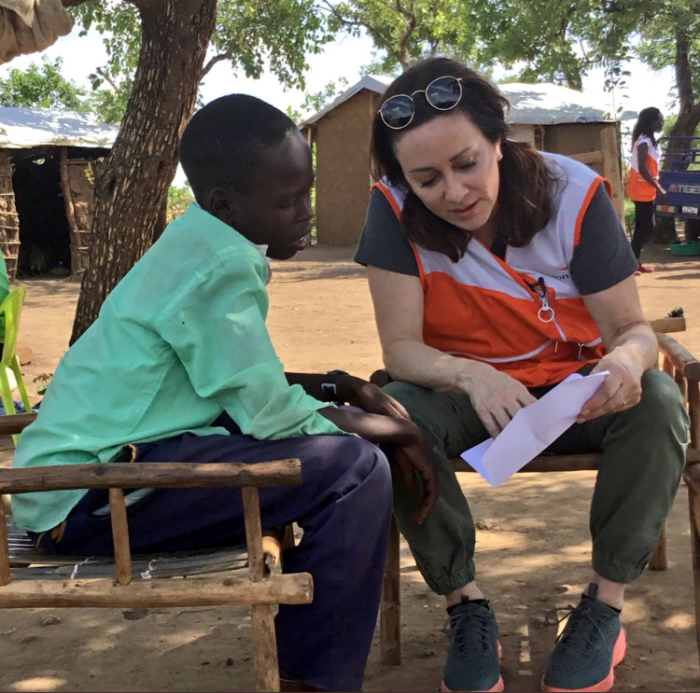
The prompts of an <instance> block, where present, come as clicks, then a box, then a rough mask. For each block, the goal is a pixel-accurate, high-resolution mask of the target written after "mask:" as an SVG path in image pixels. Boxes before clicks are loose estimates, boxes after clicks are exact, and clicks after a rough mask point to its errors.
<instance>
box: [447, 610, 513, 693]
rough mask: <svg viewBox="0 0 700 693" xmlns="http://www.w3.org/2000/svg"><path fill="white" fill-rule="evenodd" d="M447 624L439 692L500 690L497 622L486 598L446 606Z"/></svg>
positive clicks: (499, 647) (499, 653) (501, 687)
mask: <svg viewBox="0 0 700 693" xmlns="http://www.w3.org/2000/svg"><path fill="white" fill-rule="evenodd" d="M449 614H450V618H449V620H448V625H447V627H446V631H447V634H448V635H449V638H450V649H449V650H448V651H447V662H445V673H444V676H443V679H442V683H441V684H440V690H441V691H502V690H503V679H502V678H501V664H500V661H499V660H500V657H501V643H499V642H498V624H497V623H496V616H495V615H494V613H493V611H492V610H491V607H490V606H489V603H488V601H487V600H486V599H477V600H475V601H470V600H469V598H468V597H462V603H461V604H457V605H455V606H453V607H451V608H450V609H449Z"/></svg>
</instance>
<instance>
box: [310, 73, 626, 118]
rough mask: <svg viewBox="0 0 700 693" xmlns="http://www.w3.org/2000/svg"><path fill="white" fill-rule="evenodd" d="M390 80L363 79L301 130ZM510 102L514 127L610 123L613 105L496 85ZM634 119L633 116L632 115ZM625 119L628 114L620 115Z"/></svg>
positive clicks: (562, 91) (558, 90)
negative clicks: (359, 95) (348, 101)
mask: <svg viewBox="0 0 700 693" xmlns="http://www.w3.org/2000/svg"><path fill="white" fill-rule="evenodd" d="M391 81H392V79H391V78H388V77H380V76H376V75H368V76H366V77H363V78H362V79H361V80H360V81H359V82H357V83H356V84H354V85H353V86H351V87H350V88H349V89H348V90H347V91H345V92H343V93H342V94H341V95H340V96H338V98H337V99H336V100H335V101H333V103H332V104H330V105H329V106H326V108H324V109H323V110H321V111H319V112H318V113H316V114H315V115H313V116H311V117H310V118H308V119H307V120H306V121H304V123H303V124H302V127H304V126H307V125H313V124H314V123H316V122H317V121H318V120H320V119H321V118H323V117H324V116H325V115H327V114H328V113H330V112H331V111H332V110H333V109H335V108H337V107H338V106H340V105H341V104H342V103H344V102H345V101H347V100H348V99H350V98H352V97H353V96H355V94H359V93H360V92H361V91H362V90H363V89H368V90H369V91H373V92H375V93H377V94H383V93H384V91H385V90H386V88H387V86H388V85H389V84H390V83H391ZM497 86H498V88H499V89H500V90H501V92H502V93H503V95H504V96H505V97H506V98H507V99H508V101H510V105H511V111H510V115H509V117H508V122H510V123H513V124H517V125H555V124H559V123H602V122H612V121H613V118H612V104H611V103H609V102H608V101H609V99H608V97H607V95H606V94H594V93H590V92H580V91H576V90H574V89H567V88H566V87H560V86H558V85H556V84H543V83H538V84H516V83H513V84H499V85H497ZM632 115H634V114H632ZM623 117H628V114H623Z"/></svg>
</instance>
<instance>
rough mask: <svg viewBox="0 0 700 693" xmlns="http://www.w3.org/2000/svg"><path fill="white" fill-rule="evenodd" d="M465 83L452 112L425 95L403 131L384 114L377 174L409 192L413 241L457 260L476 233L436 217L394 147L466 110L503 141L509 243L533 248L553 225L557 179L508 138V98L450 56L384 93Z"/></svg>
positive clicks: (502, 196)
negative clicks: (444, 81) (441, 82)
mask: <svg viewBox="0 0 700 693" xmlns="http://www.w3.org/2000/svg"><path fill="white" fill-rule="evenodd" d="M446 76H452V77H457V78H461V80H462V98H461V99H460V101H459V104H458V105H457V106H456V107H455V108H454V109H452V110H450V111H438V110H436V109H434V108H433V107H432V106H430V104H428V103H427V102H426V100H425V98H424V97H423V96H422V95H416V96H414V97H413V102H414V108H415V115H414V117H413V120H412V121H411V123H410V124H409V125H408V126H407V127H406V128H404V129H402V130H392V129H391V128H388V127H387V126H386V125H384V122H383V121H382V119H381V116H380V115H379V113H377V114H376V115H375V116H374V122H373V125H372V175H373V176H374V177H375V179H376V180H379V179H381V178H382V177H386V178H387V179H388V180H389V182H390V183H391V184H392V185H395V186H399V187H402V188H405V189H406V190H407V191H408V195H407V197H406V201H405V203H404V207H403V211H402V215H401V223H402V226H403V229H404V232H405V234H406V236H407V238H408V239H409V240H411V241H413V242H414V243H417V244H418V245H421V246H423V247H424V248H427V249H428V250H434V251H437V252H439V253H443V254H444V255H447V256H448V257H449V258H450V259H451V260H452V261H453V262H457V261H458V260H459V259H460V258H461V257H462V255H464V252H465V251H466V249H467V245H468V243H469V240H470V239H471V234H470V233H469V232H468V231H465V230H464V229H460V228H458V227H456V226H454V225H452V224H450V223H449V222H447V221H445V220H444V219H442V218H441V217H438V216H437V215H435V214H433V213H432V212H431V211H430V210H429V209H427V207H425V205H424V204H423V203H422V202H421V201H420V199H419V198H418V197H417V196H416V195H415V194H414V193H413V192H412V191H411V189H410V187H409V185H408V183H407V182H406V178H405V177H404V175H403V171H402V170H401V165H400V164H399V162H398V160H397V159H396V154H395V153H394V145H395V143H396V141H397V140H398V139H399V138H400V137H401V136H402V135H403V134H405V133H406V132H408V131H409V130H412V129H413V128H416V127H420V126H421V125H423V124H425V123H427V122H428V121H430V120H433V118H439V117H440V116H442V115H445V114H450V113H453V112H454V111H456V110H458V109H459V110H461V111H462V112H463V113H465V114H466V115H467V116H468V117H469V119H470V120H471V121H472V122H473V123H474V125H476V127H477V128H479V130H480V131H481V133H482V134H483V135H484V137H485V138H486V139H487V140H488V141H489V142H491V143H493V144H495V143H497V142H500V145H501V152H502V154H503V158H502V159H501V161H500V162H499V173H500V188H499V191H498V206H499V210H500V212H501V214H502V215H503V216H505V217H508V218H510V219H511V220H512V224H513V235H512V236H511V237H510V239H509V240H508V244H509V245H512V246H515V247H522V246H525V245H527V244H528V243H529V242H530V241H531V240H532V238H533V236H534V235H535V234H536V233H537V232H538V231H541V230H542V229H543V228H544V227H545V226H546V225H547V222H548V221H549V218H550V215H551V211H552V199H551V195H550V191H549V186H550V183H551V181H552V180H553V178H554V175H553V173H552V172H551V171H550V169H549V167H548V166H547V163H546V161H545V160H544V158H543V157H542V156H541V155H540V154H539V153H538V152H537V151H536V150H535V149H534V148H533V147H532V146H530V145H529V144H525V143H522V142H514V141H513V140H509V139H507V134H508V129H509V128H508V124H507V123H506V121H505V115H506V113H507V111H508V109H509V108H510V104H509V103H508V100H507V99H506V98H505V97H504V96H503V95H502V94H501V93H500V92H499V91H498V89H497V88H496V87H495V86H494V85H493V84H491V82H489V81H488V80H487V79H486V78H484V77H481V76H480V75H478V74H477V73H476V72H474V71H473V70H471V69H469V68H468V67H467V66H466V65H464V64H462V63H460V62H457V61H456V60H450V59H449V58H430V59H429V60H425V61H423V62H421V63H418V64H417V65H414V66H413V67H412V68H410V69H408V70H407V71H406V72H404V73H403V74H402V75H401V76H400V77H398V78H397V79H395V80H394V81H393V82H392V83H391V84H390V85H389V87H388V88H387V90H386V92H384V95H383V99H384V100H386V99H389V98H391V97H392V96H396V95H397V94H413V93H414V92H416V91H417V90H421V89H425V88H426V86H427V85H428V84H429V83H430V82H431V81H432V80H434V79H437V78H438V77H446Z"/></svg>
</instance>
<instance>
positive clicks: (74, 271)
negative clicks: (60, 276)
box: [59, 147, 82, 280]
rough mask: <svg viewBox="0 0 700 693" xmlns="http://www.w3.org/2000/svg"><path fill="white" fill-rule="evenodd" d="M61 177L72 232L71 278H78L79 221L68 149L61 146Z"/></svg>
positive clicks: (64, 202) (67, 217) (64, 203)
mask: <svg viewBox="0 0 700 693" xmlns="http://www.w3.org/2000/svg"><path fill="white" fill-rule="evenodd" d="M59 170H60V178H61V193H62V194H63V206H64V208H65V210H66V220H67V221H68V231H69V232H70V264H71V279H74V280H75V279H76V278H78V277H79V276H80V270H81V269H82V268H81V267H79V266H78V265H79V264H80V258H79V255H80V254H79V252H78V245H80V244H79V243H78V222H77V220H76V218H75V205H74V204H73V194H72V193H71V191H70V177H69V175H68V149H67V148H66V147H61V156H60V162H59Z"/></svg>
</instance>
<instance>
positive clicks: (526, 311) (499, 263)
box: [374, 153, 610, 387]
mask: <svg viewBox="0 0 700 693" xmlns="http://www.w3.org/2000/svg"><path fill="white" fill-rule="evenodd" d="M541 154H542V156H544V157H545V159H546V160H547V163H548V165H549V166H550V168H551V169H552V170H553V171H554V172H555V175H556V176H557V177H558V180H557V181H556V182H554V183H553V184H552V189H551V195H552V199H553V206H552V215H551V219H550V221H549V223H548V224H547V226H546V227H545V228H544V229H542V230H541V231H539V232H538V233H537V234H536V235H535V236H534V238H533V239H532V241H531V242H530V243H529V244H528V245H527V246H525V247H524V248H512V247H510V246H508V248H507V250H506V256H505V261H503V260H501V259H500V258H498V257H497V256H495V255H494V254H493V253H491V252H490V250H489V249H487V248H486V247H485V246H484V245H483V244H482V243H481V242H479V241H477V240H476V239H475V238H472V240H471V241H470V242H469V245H468V246H467V251H466V253H465V254H464V256H463V257H462V259H461V260H459V261H458V262H456V263H455V262H452V260H450V258H448V257H447V256H446V255H443V254H442V253H438V252H435V251H431V250H426V249H425V248H423V247H421V246H419V245H417V244H415V243H411V245H412V247H413V252H414V254H415V256H416V261H417V263H418V270H419V273H420V281H421V284H422V286H423V293H424V299H425V300H424V309H423V339H424V341H425V343H426V344H427V345H428V346H431V347H433V348H435V349H439V350H440V351H443V352H445V353H448V354H452V355H454V356H461V357H465V358H470V359H475V360H478V361H484V362H486V363H488V364H490V365H492V366H493V367H495V368H497V369H498V370H500V371H503V372H505V373H507V374H508V375H511V376H512V377H514V378H515V379H516V380H518V381H520V382H521V383H522V384H523V385H525V386H526V387H539V386H543V385H551V384H554V383H558V382H560V381H561V380H563V379H564V378H566V377H567V376H569V375H571V374H572V373H575V372H576V371H578V370H579V369H580V368H582V367H583V366H584V365H585V364H586V363H588V362H591V361H596V360H598V359H599V358H601V357H602V356H603V355H604V354H605V350H604V348H603V346H602V342H601V339H600V333H599V332H598V328H597V327H596V324H595V322H594V321H593V318H592V317H591V315H590V313H589V312H588V310H587V309H586V306H585V305H584V303H583V299H582V298H581V295H580V294H579V292H578V290H577V289H576V286H575V285H574V282H573V281H572V279H571V273H570V271H569V266H570V264H571V259H572V257H573V254H574V249H575V248H576V246H577V244H578V242H579V238H580V234H581V222H582V220H583V216H584V214H585V212H586V209H587V208H588V205H589V203H590V200H591V198H592V197H593V194H594V192H595V191H596V189H597V188H598V186H599V185H600V183H601V182H604V183H605V186H606V189H607V190H608V193H610V188H609V185H608V184H607V181H605V180H604V179H603V178H602V177H600V176H598V175H597V174H596V173H595V172H594V171H592V170H591V169H590V168H588V167H587V166H585V165H584V164H581V163H578V162H576V161H573V160H572V159H569V158H567V157H563V156H559V155H556V154H549V153H541ZM374 187H377V188H378V189H379V190H381V192H382V193H383V194H384V195H385V196H386V198H387V199H388V200H389V202H390V203H391V206H392V208H393V209H394V212H395V213H396V215H397V216H398V217H400V216H401V209H402V207H403V202H404V199H405V192H403V191H401V190H400V189H398V188H394V187H392V186H391V185H389V184H388V183H387V182H386V181H382V182H380V183H377V184H375V186H374Z"/></svg>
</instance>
